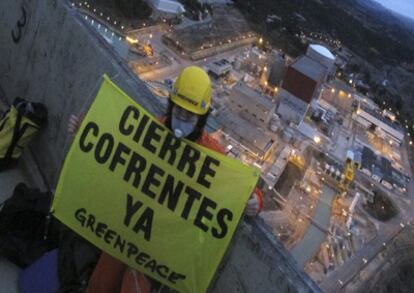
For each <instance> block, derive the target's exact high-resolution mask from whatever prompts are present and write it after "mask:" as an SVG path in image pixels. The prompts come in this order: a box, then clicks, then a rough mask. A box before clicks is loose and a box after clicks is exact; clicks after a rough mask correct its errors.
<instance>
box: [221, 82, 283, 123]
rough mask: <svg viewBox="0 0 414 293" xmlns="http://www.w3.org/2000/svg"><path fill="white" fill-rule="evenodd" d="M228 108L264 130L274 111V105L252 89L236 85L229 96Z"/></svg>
mask: <svg viewBox="0 0 414 293" xmlns="http://www.w3.org/2000/svg"><path fill="white" fill-rule="evenodd" d="M228 104H229V108H230V109H231V111H232V112H233V113H237V114H239V116H241V117H243V118H244V119H246V120H248V121H249V122H251V123H253V124H255V125H257V126H260V127H263V128H266V127H267V126H268V125H269V122H270V120H271V119H272V115H273V113H274V112H275V109H276V103H275V102H273V101H272V100H271V99H269V98H267V97H265V96H263V95H262V94H261V93H259V92H256V91H255V90H254V89H252V88H250V87H248V86H246V85H244V84H237V85H236V86H235V87H234V88H233V90H232V91H231V93H230V96H229V103H228Z"/></svg>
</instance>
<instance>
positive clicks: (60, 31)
mask: <svg viewBox="0 0 414 293" xmlns="http://www.w3.org/2000/svg"><path fill="white" fill-rule="evenodd" d="M24 16H26V19H24ZM13 36H14V37H15V38H14V39H13ZM19 36H20V38H19ZM0 40H1V42H0V56H1V58H0V87H1V89H2V91H3V92H4V94H5V96H6V97H7V102H8V103H10V102H11V101H12V100H13V99H14V97H16V96H21V97H23V98H25V99H28V100H31V101H38V102H42V103H44V104H45V105H46V106H47V108H48V110H49V123H48V125H47V128H46V129H45V131H43V132H42V133H41V134H40V136H39V137H38V139H37V141H36V142H35V143H33V144H32V148H33V150H34V153H35V154H36V160H37V161H38V163H39V166H40V169H41V170H42V171H43V173H44V176H45V179H46V180H47V182H48V183H49V185H50V186H51V187H52V188H53V187H54V186H55V185H56V182H57V178H58V176H59V171H60V167H61V164H62V161H63V159H64V157H65V154H66V151H67V148H68V147H69V145H70V142H71V137H70V136H69V135H68V134H67V121H68V118H69V115H70V114H71V113H75V114H76V113H80V112H82V111H84V110H86V109H87V108H88V106H89V104H90V103H91V101H92V98H93V96H94V94H95V91H96V87H97V86H98V85H99V83H100V78H101V76H102V75H103V74H104V73H107V74H108V75H109V76H110V77H111V78H112V79H114V80H115V81H116V83H117V84H118V85H120V86H121V87H122V88H123V89H124V90H125V91H126V92H128V93H129V95H130V96H131V97H133V98H134V99H136V100H137V101H139V102H140V103H141V104H142V105H144V106H145V107H146V108H147V109H149V110H150V111H151V112H156V111H157V109H158V105H156V104H155V103H154V99H153V98H152V96H151V93H150V92H149V91H148V90H147V88H146V87H145V85H144V84H143V83H142V82H141V81H140V80H139V79H138V78H137V77H135V75H133V74H132V73H131V72H130V71H129V69H128V68H127V66H126V65H125V64H124V63H123V62H122V61H121V59H120V58H119V56H117V55H116V54H115V53H114V51H113V50H112V49H111V48H110V47H109V45H108V44H107V43H106V41H105V40H103V39H102V38H101V37H100V36H99V35H98V34H97V33H96V32H95V31H93V30H92V29H91V28H89V26H88V25H87V24H86V23H85V22H84V21H83V18H82V17H81V16H80V15H79V14H78V13H77V12H76V10H74V9H72V8H71V6H70V5H69V4H66V2H65V1H57V0H48V1H35V0H32V1H30V0H13V1H11V0H5V1H0Z"/></svg>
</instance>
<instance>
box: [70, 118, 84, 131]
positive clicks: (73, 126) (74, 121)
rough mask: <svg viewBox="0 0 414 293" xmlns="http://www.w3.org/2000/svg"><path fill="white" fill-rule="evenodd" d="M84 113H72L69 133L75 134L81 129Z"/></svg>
mask: <svg viewBox="0 0 414 293" xmlns="http://www.w3.org/2000/svg"><path fill="white" fill-rule="evenodd" d="M84 116H85V115H84V114H80V115H79V116H76V115H74V114H71V115H70V117H69V121H68V132H69V134H72V135H75V134H76V132H78V130H79V126H80V125H81V123H82V120H83V118H84Z"/></svg>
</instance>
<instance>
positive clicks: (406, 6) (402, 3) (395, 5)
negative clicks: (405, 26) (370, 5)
mask: <svg viewBox="0 0 414 293" xmlns="http://www.w3.org/2000/svg"><path fill="white" fill-rule="evenodd" d="M374 1H376V2H378V3H380V4H382V6H384V7H385V8H388V9H390V10H394V11H395V12H398V13H400V14H402V15H405V16H408V17H410V18H412V19H414V0H374Z"/></svg>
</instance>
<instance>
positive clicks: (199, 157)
mask: <svg viewBox="0 0 414 293" xmlns="http://www.w3.org/2000/svg"><path fill="white" fill-rule="evenodd" d="M258 176H259V173H258V172H257V170H256V169H254V168H251V167H248V166H245V165H243V164H242V163H240V162H239V161H236V160H233V159H231V158H228V157H226V156H224V155H221V154H219V153H217V152H214V151H212V150H209V149H207V148H204V147H201V146H199V145H197V144H195V143H192V142H189V141H184V140H179V139H177V138H175V137H174V135H173V134H172V133H171V132H170V131H169V130H168V129H167V128H165V127H164V126H163V125H162V124H161V123H160V122H158V121H157V120H156V119H154V117H152V116H151V115H150V114H149V113H148V112H146V111H145V110H144V109H143V108H142V107H141V106H140V105H138V104H137V103H135V102H134V101H133V100H132V99H131V98H130V97H128V96H127V95H126V94H125V93H124V92H122V91H121V90H120V89H119V88H118V87H117V86H116V85H114V84H113V83H112V82H111V81H110V80H109V78H108V77H106V76H104V81H103V83H102V86H101V88H100V90H99V92H98V94H97V96H96V98H95V101H94V102H93V104H92V106H91V108H90V110H89V112H88V113H87V115H86V117H85V118H84V120H83V122H82V125H81V127H80V129H79V131H78V133H77V135H76V137H75V139H74V142H73V144H72V147H71V149H70V151H69V153H68V155H67V157H66V160H65V164H64V166H63V169H62V172H61V175H60V179H59V183H58V186H57V190H56V195H55V199H54V202H53V206H52V211H53V213H54V215H55V217H56V218H58V219H59V220H61V221H62V222H63V223H65V224H66V225H68V226H69V227H70V228H72V229H73V230H74V231H75V232H76V233H78V234H80V235H82V236H83V237H84V238H86V239H87V240H89V241H90V242H92V243H93V244H94V245H96V246H97V247H99V248H100V249H102V250H104V251H106V252H107V253H109V254H111V255H112V256H114V257H116V258H118V259H119V260H121V261H122V262H124V263H126V264H128V265H129V266H131V267H133V268H135V269H137V270H139V271H141V272H143V273H145V274H147V275H149V276H151V277H152V278H154V279H156V280H158V281H160V282H161V283H163V284H165V285H167V286H170V287H172V288H174V289H176V290H178V291H181V292H196V293H198V292H205V291H206V290H207V288H208V286H209V283H210V281H211V280H212V278H213V276H214V273H215V271H216V269H217V267H218V265H219V263H220V261H221V259H222V257H223V255H224V253H225V251H226V248H227V246H228V244H229V242H230V240H231V237H232V235H233V233H234V231H235V229H236V227H237V224H238V222H239V220H240V217H241V215H242V213H243V210H244V207H245V205H246V202H247V200H248V198H249V196H250V194H251V192H252V190H253V188H254V187H255V184H256V182H257V179H258Z"/></svg>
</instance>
